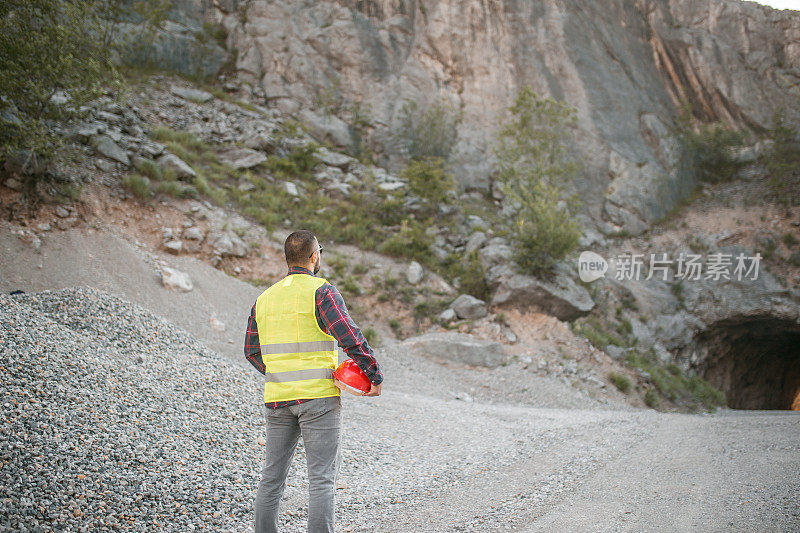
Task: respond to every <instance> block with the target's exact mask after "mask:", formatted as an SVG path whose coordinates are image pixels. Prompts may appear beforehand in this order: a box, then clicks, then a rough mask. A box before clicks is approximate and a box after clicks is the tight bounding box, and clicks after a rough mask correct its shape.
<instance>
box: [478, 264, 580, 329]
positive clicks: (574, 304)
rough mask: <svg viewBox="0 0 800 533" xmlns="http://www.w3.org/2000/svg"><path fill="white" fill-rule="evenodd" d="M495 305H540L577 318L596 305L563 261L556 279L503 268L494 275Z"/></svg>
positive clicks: (565, 317) (558, 315)
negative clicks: (537, 276) (547, 278)
mask: <svg viewBox="0 0 800 533" xmlns="http://www.w3.org/2000/svg"><path fill="white" fill-rule="evenodd" d="M495 284H496V287H495V289H494V293H493V296H492V304H494V305H513V306H518V307H528V306H533V307H538V308H539V309H541V310H542V311H544V312H545V313H548V314H551V315H553V316H555V317H556V318H558V319H559V320H565V321H570V320H575V319H576V318H578V317H581V316H584V315H586V314H588V313H589V312H590V311H591V310H592V309H593V308H594V301H593V300H592V297H591V296H590V295H589V292H588V291H587V290H586V289H585V288H584V287H583V286H582V285H579V284H578V283H577V282H576V281H575V280H574V279H573V277H572V274H571V273H570V272H569V269H568V268H567V267H566V265H564V264H563V263H558V264H557V266H556V269H555V273H554V276H553V279H551V280H541V279H538V278H535V277H533V276H528V275H525V274H517V273H515V272H513V271H512V270H511V269H510V268H503V269H501V272H499V274H496V277H495Z"/></svg>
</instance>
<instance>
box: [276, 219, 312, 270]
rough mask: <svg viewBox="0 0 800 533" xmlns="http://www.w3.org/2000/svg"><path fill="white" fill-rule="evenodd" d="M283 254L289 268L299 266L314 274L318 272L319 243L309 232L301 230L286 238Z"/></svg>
mask: <svg viewBox="0 0 800 533" xmlns="http://www.w3.org/2000/svg"><path fill="white" fill-rule="evenodd" d="M283 253H284V254H285V255H286V264H287V265H288V266H289V267H290V268H291V267H293V266H300V267H303V268H307V269H309V270H311V271H312V272H313V273H314V274H316V273H317V272H319V243H318V242H317V238H316V237H315V236H314V234H313V233H311V232H310V231H306V230H304V229H301V230H298V231H295V232H294V233H292V234H291V235H289V236H288V237H286V242H284V243H283Z"/></svg>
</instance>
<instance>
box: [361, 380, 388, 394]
mask: <svg viewBox="0 0 800 533" xmlns="http://www.w3.org/2000/svg"><path fill="white" fill-rule="evenodd" d="M382 386H383V383H381V384H380V385H375V384H374V383H370V389H369V391H367V392H365V393H363V394H362V396H380V395H381V387H382Z"/></svg>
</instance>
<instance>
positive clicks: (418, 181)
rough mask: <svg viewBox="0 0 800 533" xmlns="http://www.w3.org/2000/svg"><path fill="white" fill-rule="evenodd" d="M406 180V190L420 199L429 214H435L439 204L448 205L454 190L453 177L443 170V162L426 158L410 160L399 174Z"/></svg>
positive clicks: (436, 158) (434, 158)
mask: <svg viewBox="0 0 800 533" xmlns="http://www.w3.org/2000/svg"><path fill="white" fill-rule="evenodd" d="M400 176H401V177H403V178H405V179H406V180H408V188H409V189H410V190H411V192H412V193H414V194H415V195H417V196H419V197H420V199H422V202H423V204H424V205H423V207H424V209H425V210H426V212H427V213H429V214H435V213H436V212H437V208H438V206H439V205H440V204H448V203H450V193H451V192H452V191H454V190H455V181H453V176H452V175H451V174H450V173H449V172H447V171H446V170H445V168H444V160H443V159H441V158H439V157H428V158H425V159H421V160H416V159H414V160H411V161H410V162H409V163H408V165H406V167H405V168H404V169H403V171H402V172H401V174H400Z"/></svg>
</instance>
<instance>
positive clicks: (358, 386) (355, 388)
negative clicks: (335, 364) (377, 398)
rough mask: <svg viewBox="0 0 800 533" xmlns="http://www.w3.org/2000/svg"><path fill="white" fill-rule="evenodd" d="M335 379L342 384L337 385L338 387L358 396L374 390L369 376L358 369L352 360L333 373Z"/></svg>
mask: <svg viewBox="0 0 800 533" xmlns="http://www.w3.org/2000/svg"><path fill="white" fill-rule="evenodd" d="M333 377H334V378H336V379H337V380H338V381H339V382H340V383H337V384H336V386H337V387H339V388H340V389H342V390H344V391H347V392H349V393H350V394H355V395H356V396H361V393H362V392H369V390H370V388H372V384H371V383H370V381H369V378H367V375H366V374H364V372H362V371H361V369H360V368H358V365H357V364H356V362H355V361H353V360H352V359H348V360H346V361H345V362H344V363H342V364H341V365H339V368H337V369H336V370H334V371H333ZM340 385H342V386H340Z"/></svg>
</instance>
